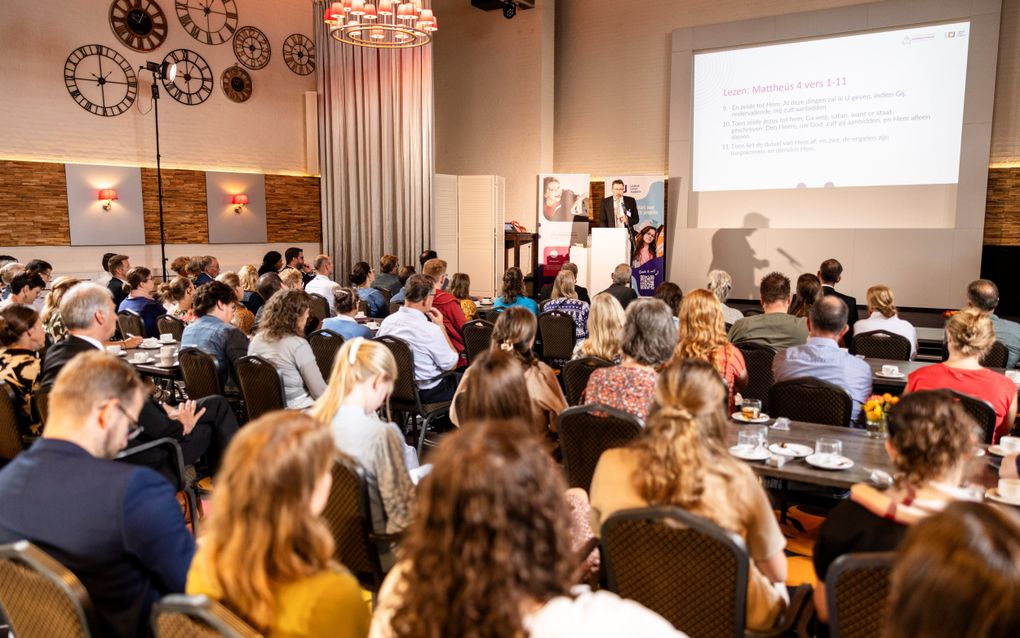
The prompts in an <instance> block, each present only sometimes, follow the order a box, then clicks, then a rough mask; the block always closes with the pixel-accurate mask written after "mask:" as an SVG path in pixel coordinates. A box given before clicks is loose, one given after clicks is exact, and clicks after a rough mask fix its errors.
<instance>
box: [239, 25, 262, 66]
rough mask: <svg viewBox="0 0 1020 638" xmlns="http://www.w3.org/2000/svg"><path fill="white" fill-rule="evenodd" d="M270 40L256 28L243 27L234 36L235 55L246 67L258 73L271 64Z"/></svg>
mask: <svg viewBox="0 0 1020 638" xmlns="http://www.w3.org/2000/svg"><path fill="white" fill-rule="evenodd" d="M270 53H271V51H270V49H269V38H267V37H266V34H265V33H262V31H260V30H259V29H256V28H255V27H241V28H240V29H238V30H237V33H235V34H234V55H236V56H237V61H238V62H240V63H241V64H243V65H244V66H246V67H248V68H249V69H252V70H254V71H258V70H259V69H264V68H265V66H266V65H267V64H269V55H270Z"/></svg>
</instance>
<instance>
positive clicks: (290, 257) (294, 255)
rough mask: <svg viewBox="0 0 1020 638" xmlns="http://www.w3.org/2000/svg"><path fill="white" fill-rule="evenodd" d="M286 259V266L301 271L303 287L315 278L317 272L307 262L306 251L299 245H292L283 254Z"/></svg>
mask: <svg viewBox="0 0 1020 638" xmlns="http://www.w3.org/2000/svg"><path fill="white" fill-rule="evenodd" d="M283 258H284V260H285V261H286V262H287V266H286V268H292V269H294V270H296V271H298V272H299V273H301V277H302V281H301V287H302V288H303V287H304V286H306V285H307V284H308V282H310V281H311V280H312V279H314V278H315V272H313V271H312V268H311V267H310V266H309V265H308V264H306V263H305V251H304V250H303V249H301V248H298V247H297V246H291V247H290V248H288V249H287V250H286V252H284V254H283Z"/></svg>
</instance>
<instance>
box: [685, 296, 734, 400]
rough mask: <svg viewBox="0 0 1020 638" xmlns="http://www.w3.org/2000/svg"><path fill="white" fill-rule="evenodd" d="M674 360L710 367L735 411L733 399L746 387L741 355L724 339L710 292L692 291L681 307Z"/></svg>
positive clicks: (720, 316)
mask: <svg viewBox="0 0 1020 638" xmlns="http://www.w3.org/2000/svg"><path fill="white" fill-rule="evenodd" d="M674 357H675V358H677V359H701V360H702V361H707V362H709V363H711V364H712V366H713V367H715V369H716V370H717V371H718V372H719V374H720V376H722V379H723V381H725V382H726V387H727V388H729V397H728V398H727V400H726V404H727V406H729V408H728V409H729V411H730V412H733V410H734V409H735V407H736V406H735V403H734V396H735V395H736V393H738V392H740V391H741V390H743V389H744V388H745V387H747V366H746V365H745V364H744V355H742V354H741V353H740V350H739V349H738V348H737V347H736V346H734V345H733V344H731V343H730V340H729V339H727V338H726V327H725V324H724V323H723V314H722V304H720V303H719V300H718V299H717V298H716V296H715V295H713V294H712V293H711V292H709V291H707V290H695V291H693V292H691V293H689V294H688V295H687V296H686V297H684V300H683V301H682V302H681V304H680V342H679V343H677V346H676V352H675V354H674Z"/></svg>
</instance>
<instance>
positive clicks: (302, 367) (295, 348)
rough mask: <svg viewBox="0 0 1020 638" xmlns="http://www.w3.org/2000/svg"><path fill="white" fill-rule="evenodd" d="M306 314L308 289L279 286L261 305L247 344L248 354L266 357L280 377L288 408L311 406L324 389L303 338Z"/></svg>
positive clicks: (309, 299)
mask: <svg viewBox="0 0 1020 638" xmlns="http://www.w3.org/2000/svg"><path fill="white" fill-rule="evenodd" d="M299 274H300V273H299ZM310 314H311V297H309V296H308V293H306V292H305V291H304V290H286V289H284V290H281V291H280V292H278V293H276V294H275V295H273V296H272V297H270V299H269V302H268V303H267V304H266V305H265V308H264V309H263V310H262V318H261V320H260V321H259V327H258V331H257V332H256V333H255V336H254V337H253V338H252V340H251V343H250V344H248V354H249V355H258V356H260V357H262V358H264V359H267V360H268V361H269V362H270V363H272V364H273V366H275V367H276V369H277V371H279V373H280V375H281V376H282V377H283V389H284V392H285V394H286V400H287V407H288V408H298V409H304V408H308V407H311V406H312V404H313V403H314V401H315V399H318V398H319V397H320V396H322V394H323V393H324V392H325V391H326V382H325V381H324V380H323V379H322V371H320V370H319V365H318V364H317V363H316V362H315V354H314V353H312V347H311V346H310V345H308V340H307V339H305V324H306V323H308V317H309V315H310Z"/></svg>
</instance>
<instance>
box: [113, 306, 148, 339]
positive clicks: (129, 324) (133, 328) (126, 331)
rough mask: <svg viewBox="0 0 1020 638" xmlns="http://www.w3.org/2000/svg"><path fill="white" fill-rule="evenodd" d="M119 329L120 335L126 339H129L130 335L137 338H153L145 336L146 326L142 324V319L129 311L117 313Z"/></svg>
mask: <svg viewBox="0 0 1020 638" xmlns="http://www.w3.org/2000/svg"><path fill="white" fill-rule="evenodd" d="M117 327H119V328H120V334H121V335H122V336H123V337H124V338H125V339H127V337H128V335H133V336H136V337H151V336H152V335H148V334H145V324H144V323H142V318H141V317H139V316H138V315H136V314H135V313H133V312H129V311H127V310H121V311H120V312H118V313H117Z"/></svg>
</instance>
